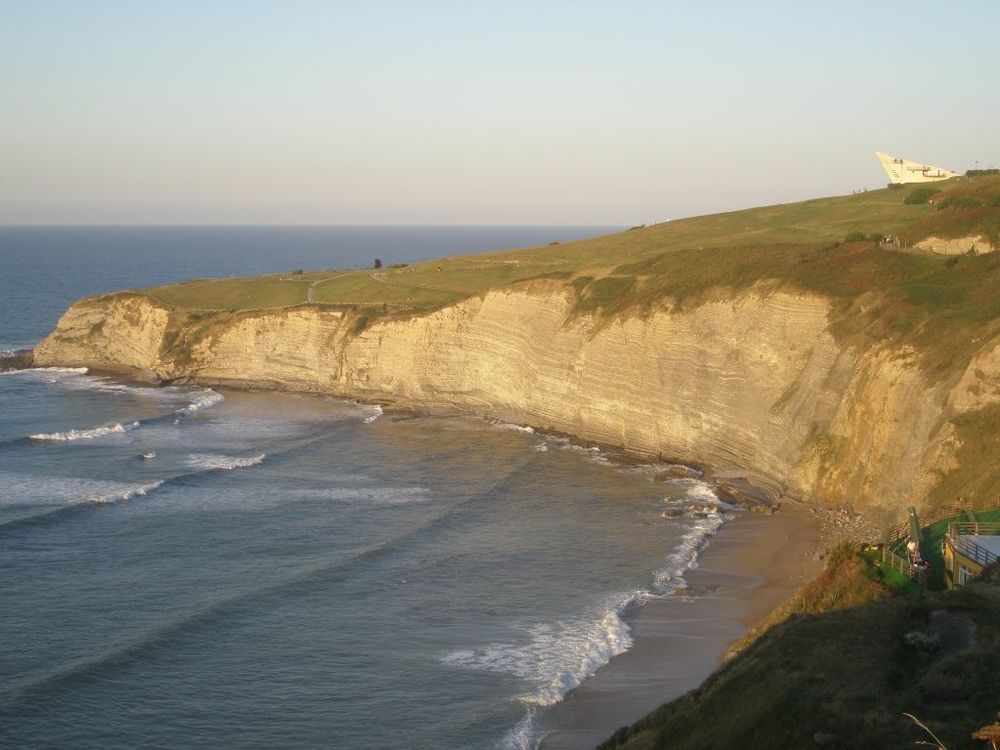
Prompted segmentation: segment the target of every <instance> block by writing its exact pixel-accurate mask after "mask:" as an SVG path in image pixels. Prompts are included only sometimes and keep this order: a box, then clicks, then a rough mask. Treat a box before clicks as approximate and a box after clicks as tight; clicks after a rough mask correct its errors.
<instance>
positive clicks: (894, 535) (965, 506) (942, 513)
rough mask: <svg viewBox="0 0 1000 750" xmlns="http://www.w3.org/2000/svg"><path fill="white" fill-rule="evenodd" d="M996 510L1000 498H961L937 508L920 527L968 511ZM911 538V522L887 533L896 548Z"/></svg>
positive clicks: (927, 515)
mask: <svg viewBox="0 0 1000 750" xmlns="http://www.w3.org/2000/svg"><path fill="white" fill-rule="evenodd" d="M994 508H1000V497H996V498H993V499H991V500H971V499H969V498H964V497H963V498H959V499H958V500H956V501H955V502H954V503H952V504H950V505H943V506H941V507H940V508H936V509H934V510H932V511H929V512H928V513H926V514H924V515H922V516H921V517H920V527H921V528H925V527H927V526H930V525H932V524H935V523H937V522H938V521H942V520H944V519H945V518H953V517H954V516H960V515H962V514H964V513H966V512H967V511H970V510H971V511H977V510H979V511H982V510H993V509H994ZM909 536H910V522H909V520H907V521H903V522H902V523H900V524H898V525H896V526H893V527H891V528H890V529H889V530H888V531H887V532H886V537H885V540H886V544H887V545H890V546H894V545H895V544H896V543H897V542H899V541H900V540H902V539H906V538H908V537H909Z"/></svg>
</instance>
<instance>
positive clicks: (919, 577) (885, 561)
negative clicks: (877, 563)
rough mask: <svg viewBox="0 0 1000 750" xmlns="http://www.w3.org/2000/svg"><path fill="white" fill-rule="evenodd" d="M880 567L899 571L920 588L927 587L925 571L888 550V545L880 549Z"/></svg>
mask: <svg viewBox="0 0 1000 750" xmlns="http://www.w3.org/2000/svg"><path fill="white" fill-rule="evenodd" d="M882 567H883V568H885V567H888V568H892V569H893V570H896V571H899V572H900V573H902V574H903V575H904V576H906V577H907V578H910V579H912V580H914V581H916V582H917V583H919V584H920V585H921V586H926V585H927V571H926V570H924V569H923V568H918V567H917V566H916V565H913V564H912V563H911V562H910V561H909V560H908V559H907V558H905V557H903V556H902V555H899V554H897V553H896V552H895V551H894V550H892V549H890V548H889V545H888V544H887V545H885V546H884V547H882Z"/></svg>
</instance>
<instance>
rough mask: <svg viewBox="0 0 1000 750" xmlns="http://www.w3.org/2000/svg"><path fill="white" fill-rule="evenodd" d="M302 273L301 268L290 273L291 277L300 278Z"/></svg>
mask: <svg viewBox="0 0 1000 750" xmlns="http://www.w3.org/2000/svg"><path fill="white" fill-rule="evenodd" d="M302 273H303V271H302V269H301V268H296V269H295V270H294V271H292V276H301V275H302Z"/></svg>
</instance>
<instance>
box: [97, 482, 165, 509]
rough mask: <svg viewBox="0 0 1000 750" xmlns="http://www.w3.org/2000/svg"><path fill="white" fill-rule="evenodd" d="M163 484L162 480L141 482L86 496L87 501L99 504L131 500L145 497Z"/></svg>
mask: <svg viewBox="0 0 1000 750" xmlns="http://www.w3.org/2000/svg"><path fill="white" fill-rule="evenodd" d="M162 486H163V482H162V481H158V482H150V483H149V484H140V485H138V486H136V487H127V488H125V489H121V490H112V491H111V492H107V493H104V494H97V495H91V496H90V497H88V498H86V501H87V502H91V503H95V504H98V505H106V504H109V503H116V502H118V501H119V500H131V499H132V498H134V497H144V496H145V495H148V494H149V493H150V492H152V491H153V490H155V489H158V488H159V487H162Z"/></svg>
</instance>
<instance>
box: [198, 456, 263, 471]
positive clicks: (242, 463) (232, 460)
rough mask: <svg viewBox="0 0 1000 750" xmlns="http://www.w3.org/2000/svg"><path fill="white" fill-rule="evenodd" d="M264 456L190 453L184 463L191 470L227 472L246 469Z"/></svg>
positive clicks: (257, 462)
mask: <svg viewBox="0 0 1000 750" xmlns="http://www.w3.org/2000/svg"><path fill="white" fill-rule="evenodd" d="M265 456H266V454H264V453H260V454H258V455H256V456H247V457H242V456H224V455H221V454H216V453H192V454H191V455H190V456H188V457H187V460H186V461H185V463H186V464H187V465H188V466H190V467H191V468H193V469H204V470H209V471H210V470H214V469H219V470H222V471H229V470H230V469H248V468H250V467H251V466H256V465H257V464H259V463H260V462H261V461H263V460H264V458H265Z"/></svg>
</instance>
